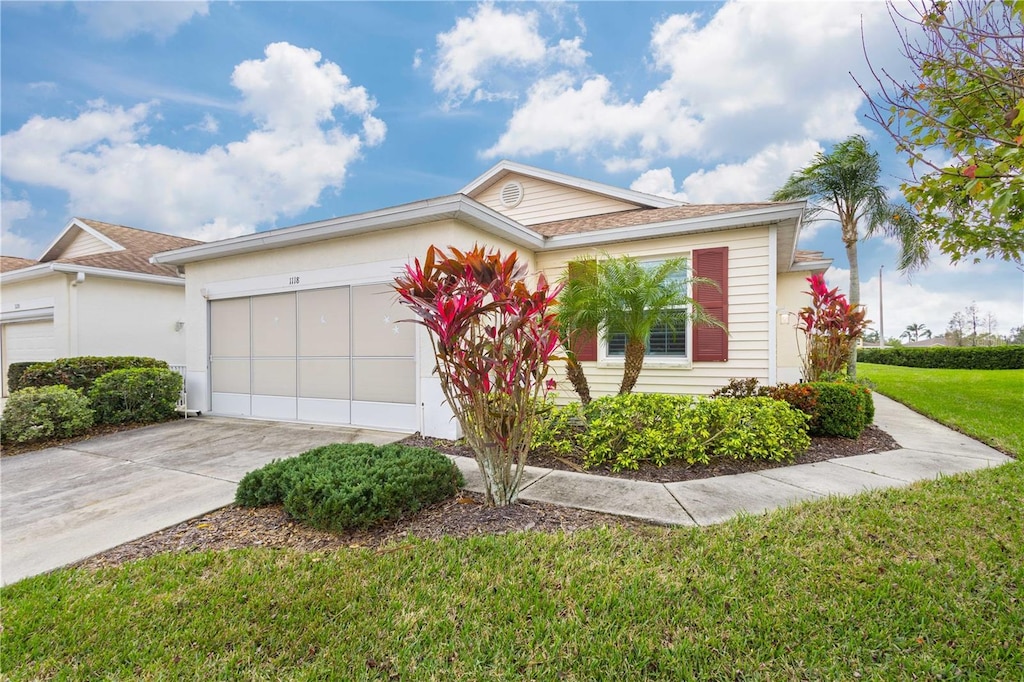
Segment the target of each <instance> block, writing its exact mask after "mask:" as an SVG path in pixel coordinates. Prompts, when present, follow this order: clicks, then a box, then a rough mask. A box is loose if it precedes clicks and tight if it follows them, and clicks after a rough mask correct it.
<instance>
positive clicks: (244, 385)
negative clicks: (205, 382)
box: [210, 358, 250, 395]
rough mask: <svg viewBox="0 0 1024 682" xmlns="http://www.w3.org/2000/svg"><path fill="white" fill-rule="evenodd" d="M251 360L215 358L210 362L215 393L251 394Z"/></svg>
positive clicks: (212, 386)
mask: <svg viewBox="0 0 1024 682" xmlns="http://www.w3.org/2000/svg"><path fill="white" fill-rule="evenodd" d="M249 370H250V368H249V358H215V359H213V360H212V361H211V362H210V373H211V374H212V379H211V382H210V388H211V390H212V391H213V392H214V393H245V394H246V395H248V394H249V388H250V386H249Z"/></svg>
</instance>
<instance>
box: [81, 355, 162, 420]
mask: <svg viewBox="0 0 1024 682" xmlns="http://www.w3.org/2000/svg"><path fill="white" fill-rule="evenodd" d="M181 381H182V379H181V375H180V374H178V373H177V372H174V371H171V370H169V369H158V368H144V369H117V370H114V371H113V372H107V373H106V374H104V375H103V376H101V377H99V378H98V379H96V381H95V383H93V386H92V389H91V390H90V391H89V399H90V400H91V401H92V406H93V409H94V410H96V420H97V421H98V422H100V423H103V424H123V423H125V422H158V421H165V420H167V419H172V418H173V417H175V416H176V414H177V412H176V411H175V409H176V407H177V405H178V397H179V396H180V395H181Z"/></svg>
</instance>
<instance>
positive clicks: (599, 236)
mask: <svg viewBox="0 0 1024 682" xmlns="http://www.w3.org/2000/svg"><path fill="white" fill-rule="evenodd" d="M802 213H803V207H802V206H790V205H785V204H784V205H782V206H771V207H768V208H758V209H752V210H749V211H737V212H735V213H723V214H720V215H715V216H705V217H702V218H689V219H686V220H671V221H667V222H664V223H653V224H650V225H631V226H629V227H613V228H609V229H607V230H595V231H593V232H581V233H579V234H565V235H558V236H555V237H548V238H547V241H546V244H545V248H544V250H555V249H565V248H571V247H576V246H598V245H601V244H612V243H615V242H627V241H635V240H637V239H654V238H657V237H674V236H677V235H683V234H692V233H696V232H717V231H720V230H737V229H741V228H744V227H754V226H756V225H768V224H772V223H779V222H782V221H785V220H791V219H793V218H794V217H798V216H799V215H801V214H802Z"/></svg>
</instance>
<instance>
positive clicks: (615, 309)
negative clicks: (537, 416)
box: [557, 256, 724, 404]
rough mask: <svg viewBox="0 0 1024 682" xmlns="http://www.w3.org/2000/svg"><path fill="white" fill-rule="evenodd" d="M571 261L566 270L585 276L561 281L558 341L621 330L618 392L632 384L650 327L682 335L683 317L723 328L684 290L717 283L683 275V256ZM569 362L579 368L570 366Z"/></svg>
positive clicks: (577, 378) (574, 376)
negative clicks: (622, 347) (622, 345)
mask: <svg viewBox="0 0 1024 682" xmlns="http://www.w3.org/2000/svg"><path fill="white" fill-rule="evenodd" d="M574 263H577V264H578V266H577V267H575V268H570V269H574V270H576V271H577V272H586V273H589V275H588V276H574V277H568V278H566V279H565V280H564V282H563V288H562V293H561V294H560V295H559V297H558V308H557V315H558V322H559V326H560V328H561V333H562V336H563V340H564V339H566V338H569V339H571V338H572V337H573V336H574V335H578V334H586V333H593V332H596V331H601V332H603V333H604V334H605V335H606V336H611V335H615V334H621V335H622V336H623V337H624V338H625V357H624V362H623V371H622V383H621V384H620V385H619V395H623V394H626V393H631V392H632V391H633V388H634V387H635V386H636V382H637V378H638V377H639V376H640V371H641V370H642V369H643V366H644V357H645V356H646V354H647V342H648V339H649V338H650V336H651V332H652V331H653V330H654V329H656V328H659V327H662V328H668V329H669V331H673V332H677V333H680V334H682V333H685V329H686V324H687V321H690V322H692V323H694V324H706V325H713V326H717V327H723V325H722V323H721V322H719V321H718V320H716V319H714V318H713V317H711V316H710V315H708V314H706V313H705V312H704V309H703V308H701V306H700V305H698V304H697V303H696V302H695V301H694V300H693V299H692V298H691V297H690V296H689V294H688V290H689V287H690V285H692V284H709V285H712V286H716V287H717V284H715V283H714V282H713V281H711V280H707V279H703V278H696V277H691V278H687V277H686V272H687V264H686V259H685V258H671V259H668V260H665V261H660V262H658V263H644V262H641V261H639V260H637V259H636V258H633V257H630V256H620V257H617V258H605V259H601V260H597V259H594V258H584V259H581V260H578V261H574ZM723 328H724V327H723ZM568 350H569V354H570V360H569V379H570V381H572V383H573V387H574V388H576V391H577V393H579V395H580V399H581V401H582V402H583V403H584V404H586V403H587V402H588V401H589V393H590V392H589V386H588V385H587V384H586V377H585V376H584V375H583V372H582V369H581V368H579V363H578V362H575V359H574V358H572V357H571V356H572V348H571V344H570V347H569V348H568ZM574 363H575V365H576V369H577V370H578V371H574V367H573V364H574ZM578 384H580V385H578ZM581 387H582V388H584V389H585V390H581Z"/></svg>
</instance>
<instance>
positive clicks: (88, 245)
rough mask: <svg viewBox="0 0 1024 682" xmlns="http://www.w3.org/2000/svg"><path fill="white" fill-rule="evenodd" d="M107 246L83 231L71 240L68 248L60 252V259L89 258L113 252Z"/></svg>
mask: <svg viewBox="0 0 1024 682" xmlns="http://www.w3.org/2000/svg"><path fill="white" fill-rule="evenodd" d="M113 250H114V249H112V248H110V245H109V244H106V243H104V242H102V241H100V240H99V239H97V238H96V237H94V236H92V235H91V234H89V233H88V232H86V231H85V230H80V231H79V232H78V235H77V236H76V237H75V238H74V239H73V240H71V243H70V244H68V247H67V248H66V249H64V251H63V252H61V254H60V257H61V258H77V257H78V256H91V255H93V254H96V253H107V252H108V251H113Z"/></svg>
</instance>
